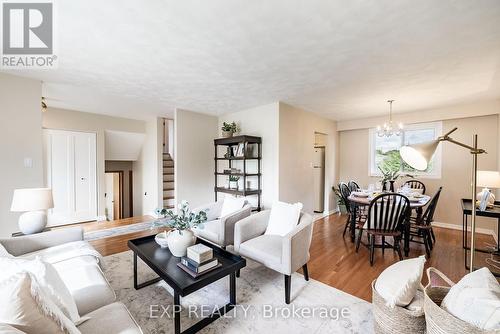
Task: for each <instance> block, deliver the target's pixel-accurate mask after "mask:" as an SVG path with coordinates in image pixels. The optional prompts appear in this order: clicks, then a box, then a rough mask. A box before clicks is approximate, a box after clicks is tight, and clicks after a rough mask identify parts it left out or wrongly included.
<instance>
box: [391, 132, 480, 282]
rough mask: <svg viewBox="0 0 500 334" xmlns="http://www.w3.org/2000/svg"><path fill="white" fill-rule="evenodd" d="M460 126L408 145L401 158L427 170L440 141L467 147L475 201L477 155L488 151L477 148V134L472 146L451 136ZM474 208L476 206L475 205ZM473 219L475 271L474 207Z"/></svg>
mask: <svg viewBox="0 0 500 334" xmlns="http://www.w3.org/2000/svg"><path fill="white" fill-rule="evenodd" d="M457 129H458V128H453V129H452V130H451V131H448V132H447V133H446V134H445V135H443V136H441V137H438V138H437V139H435V140H432V141H429V142H426V143H422V144H415V145H406V146H403V147H401V148H400V149H399V154H400V155H401V159H403V160H404V162H406V163H407V164H408V165H410V167H413V168H415V169H416V170H420V171H423V170H426V169H427V166H428V165H429V162H430V161H431V159H432V156H433V155H434V153H435V152H436V149H437V147H438V145H439V143H440V142H442V141H447V142H450V143H453V144H455V145H458V146H461V147H463V148H466V149H468V150H469V151H470V153H471V154H472V182H471V185H472V196H471V200H472V201H474V199H475V198H476V189H477V176H478V175H477V156H478V155H479V154H483V153H486V151H485V150H483V149H480V148H477V135H473V136H472V146H470V145H467V144H464V143H460V142H458V141H456V140H454V139H452V138H451V137H450V134H451V133H453V132H455V131H456V130H457ZM472 208H475V206H474V205H473V206H472ZM471 211H472V215H471V216H472V219H471V244H470V272H473V271H474V253H475V249H476V243H475V240H476V210H474V209H472V210H471Z"/></svg>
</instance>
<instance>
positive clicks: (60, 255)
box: [20, 241, 103, 267]
mask: <svg viewBox="0 0 500 334" xmlns="http://www.w3.org/2000/svg"><path fill="white" fill-rule="evenodd" d="M81 256H92V257H94V258H95V260H96V263H98V264H99V265H100V266H101V267H102V265H103V261H102V256H101V254H100V253H99V252H98V251H96V250H95V249H94V247H92V246H91V245H90V244H89V243H88V242H87V241H73V242H68V243H65V244H62V245H58V246H54V247H49V248H45V249H42V250H39V251H36V252H32V253H28V254H24V255H22V256H20V257H21V258H26V259H34V258H36V257H40V258H41V259H42V260H43V261H45V262H48V263H51V264H54V263H58V262H62V261H65V260H68V259H72V258H75V257H81Z"/></svg>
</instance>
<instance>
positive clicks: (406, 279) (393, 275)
mask: <svg viewBox="0 0 500 334" xmlns="http://www.w3.org/2000/svg"><path fill="white" fill-rule="evenodd" d="M424 264H425V256H424V255H422V256H420V257H418V258H415V259H408V260H403V261H399V262H396V263H394V264H393V265H391V266H389V267H388V268H387V269H385V270H384V271H383V272H382V273H381V274H380V276H379V277H378V278H377V282H376V283H375V289H376V290H377V292H378V293H379V295H380V296H382V298H384V300H385V301H386V302H387V304H386V305H387V306H389V307H394V306H396V305H397V306H403V307H404V306H406V305H408V304H410V303H411V301H412V300H413V297H415V294H416V292H417V289H418V288H419V287H420V281H421V280H422V274H423V271H424Z"/></svg>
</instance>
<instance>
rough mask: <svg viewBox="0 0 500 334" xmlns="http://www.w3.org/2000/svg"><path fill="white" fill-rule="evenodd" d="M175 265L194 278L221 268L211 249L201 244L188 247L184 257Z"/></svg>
mask: <svg viewBox="0 0 500 334" xmlns="http://www.w3.org/2000/svg"><path fill="white" fill-rule="evenodd" d="M177 265H178V266H179V267H180V268H181V269H182V270H184V271H185V272H187V273H188V274H189V275H191V276H192V277H194V278H196V277H198V276H200V275H203V274H205V273H207V272H209V271H212V270H214V269H215V268H218V267H220V266H221V264H220V263H219V261H218V260H217V258H216V257H214V254H213V250H212V248H210V247H208V246H205V245H203V244H196V245H194V246H191V247H188V249H187V254H186V256H183V257H182V258H181V262H179V263H178V264H177Z"/></svg>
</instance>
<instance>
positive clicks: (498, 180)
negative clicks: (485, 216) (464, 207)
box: [476, 170, 500, 207]
mask: <svg viewBox="0 0 500 334" xmlns="http://www.w3.org/2000/svg"><path fill="white" fill-rule="evenodd" d="M477 186H478V187H483V190H482V191H481V192H479V193H477V196H476V200H477V201H481V200H482V199H483V198H486V199H487V202H486V203H487V206H490V207H491V206H493V205H494V204H495V194H493V193H492V192H491V190H490V189H498V188H500V172H497V171H489V170H479V171H477Z"/></svg>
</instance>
